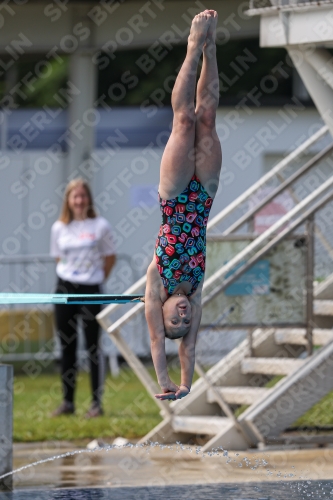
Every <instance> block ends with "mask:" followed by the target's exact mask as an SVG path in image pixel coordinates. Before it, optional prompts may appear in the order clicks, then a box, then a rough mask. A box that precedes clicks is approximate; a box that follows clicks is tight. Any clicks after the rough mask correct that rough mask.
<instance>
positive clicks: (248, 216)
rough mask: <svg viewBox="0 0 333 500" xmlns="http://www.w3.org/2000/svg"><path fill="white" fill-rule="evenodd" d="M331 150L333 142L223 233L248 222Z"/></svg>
mask: <svg viewBox="0 0 333 500" xmlns="http://www.w3.org/2000/svg"><path fill="white" fill-rule="evenodd" d="M332 151H333V144H329V145H328V146H327V147H326V148H324V149H323V150H322V151H320V152H319V153H318V154H316V155H315V156H314V157H313V158H312V159H311V160H309V161H308V162H307V163H306V164H305V165H303V167H301V168H300V169H299V170H297V172H295V173H294V174H293V175H291V176H290V177H288V179H286V180H284V181H283V182H282V183H281V184H280V185H279V186H278V187H277V188H275V189H274V190H273V191H272V192H271V193H270V194H269V195H267V196H266V197H265V198H264V199H263V200H262V201H261V202H260V203H258V205H256V206H255V207H253V209H252V210H249V211H248V212H247V213H246V214H244V215H243V216H242V217H240V218H239V219H238V220H237V221H236V222H235V223H234V224H232V225H231V226H229V227H228V229H226V231H224V232H223V234H224V235H228V234H230V233H233V232H234V231H237V229H239V228H240V227H241V226H243V225H244V224H245V223H246V222H248V221H249V220H250V219H251V218H252V217H253V216H254V215H255V214H256V213H257V212H259V210H261V209H262V208H263V207H264V206H265V205H267V204H268V203H269V202H270V201H272V200H273V199H274V198H276V197H277V196H278V195H279V194H280V193H282V191H284V190H285V189H286V188H288V187H289V186H290V185H291V184H293V183H294V182H295V181H297V180H298V179H299V178H300V177H302V175H304V174H305V173H306V172H307V171H308V170H310V169H311V168H312V167H314V166H315V165H316V164H317V163H319V162H320V161H321V160H322V159H323V158H325V157H326V156H328V155H329V154H330V153H331V152H332Z"/></svg>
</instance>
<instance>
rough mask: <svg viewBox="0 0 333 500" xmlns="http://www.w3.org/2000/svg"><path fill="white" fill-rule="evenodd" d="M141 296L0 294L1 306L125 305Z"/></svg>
mask: <svg viewBox="0 0 333 500" xmlns="http://www.w3.org/2000/svg"><path fill="white" fill-rule="evenodd" d="M142 298H143V295H107V294H96V295H86V294H85V295H80V294H61V293H57V294H56V293H0V305H1V304H127V303H128V302H141V301H142Z"/></svg>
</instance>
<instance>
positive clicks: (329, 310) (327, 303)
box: [313, 300, 333, 316]
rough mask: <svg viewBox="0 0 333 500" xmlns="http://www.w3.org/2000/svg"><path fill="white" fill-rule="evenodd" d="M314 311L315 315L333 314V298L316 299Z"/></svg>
mask: <svg viewBox="0 0 333 500" xmlns="http://www.w3.org/2000/svg"><path fill="white" fill-rule="evenodd" d="M313 312H314V315H315V316H333V300H315V301H314V303H313Z"/></svg>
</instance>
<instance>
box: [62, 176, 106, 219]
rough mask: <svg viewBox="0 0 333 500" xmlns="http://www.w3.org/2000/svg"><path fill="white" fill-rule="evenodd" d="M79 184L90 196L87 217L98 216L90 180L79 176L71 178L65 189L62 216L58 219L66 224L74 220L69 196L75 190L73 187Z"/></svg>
mask: <svg viewBox="0 0 333 500" xmlns="http://www.w3.org/2000/svg"><path fill="white" fill-rule="evenodd" d="M79 186H82V187H83V188H84V189H85V190H86V193H87V195H88V198H89V206H88V209H87V214H86V217H87V219H94V218H95V217H96V216H97V214H96V211H95V208H94V204H93V199H92V194H91V190H90V187H89V184H88V182H87V181H86V180H85V179H82V178H81V177H77V178H76V179H73V180H71V181H70V182H69V183H68V184H67V186H66V189H65V194H64V201H63V204H62V209H61V213H60V217H59V219H58V220H60V221H61V222H63V223H64V224H69V223H70V222H71V221H72V220H73V214H72V211H71V209H70V208H69V205H68V198H69V195H70V193H71V192H72V191H73V189H75V188H77V187H79Z"/></svg>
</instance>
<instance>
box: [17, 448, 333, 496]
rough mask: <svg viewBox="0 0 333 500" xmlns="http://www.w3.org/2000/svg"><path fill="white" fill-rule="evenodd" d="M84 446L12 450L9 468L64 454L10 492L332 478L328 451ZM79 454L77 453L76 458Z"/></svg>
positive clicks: (30, 471)
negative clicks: (216, 452) (91, 449)
mask: <svg viewBox="0 0 333 500" xmlns="http://www.w3.org/2000/svg"><path fill="white" fill-rule="evenodd" d="M85 444H86V443H79V444H78V443H77V444H73V443H69V442H48V443H38V444H16V445H14V469H18V468H20V467H22V466H25V465H28V464H31V463H33V462H36V461H39V460H43V459H47V458H51V457H54V456H57V455H61V454H64V453H67V452H78V453H77V454H76V455H72V456H67V457H63V458H55V459H54V460H52V461H48V462H46V463H43V464H39V465H36V466H33V467H29V468H27V469H25V470H22V471H20V472H17V473H15V474H14V488H15V489H36V488H38V489H39V488H72V487H80V488H86V487H97V486H98V487H100V488H103V487H104V488H105V487H107V488H110V487H119V486H122V487H125V486H131V487H140V486H154V485H156V486H158V485H160V486H162V485H163V486H170V485H176V484H177V485H186V484H191V485H193V484H216V483H240V482H266V481H281V480H283V481H286V480H288V481H289V480H291V481H293V480H318V479H321V480H323V479H330V480H332V479H333V468H332V463H333V446H332V445H329V446H327V447H326V448H314V449H307V450H305V449H302V450H287V449H284V450H279V451H278V450H266V451H258V450H250V451H247V452H239V453H237V452H231V451H229V452H228V455H227V456H224V455H223V452H222V451H220V452H219V455H218V456H217V455H213V456H211V455H210V454H209V453H206V454H205V455H204V456H203V455H202V453H201V452H198V453H197V451H198V450H197V449H196V448H195V447H192V448H190V447H187V446H186V447H185V449H181V447H180V446H177V445H173V446H172V449H169V448H168V447H165V448H164V449H161V448H160V447H159V446H157V447H153V448H152V447H145V448H132V449H130V448H127V447H126V448H119V449H112V450H108V451H107V450H101V451H94V452H88V453H86V452H83V450H85V449H86V448H85ZM80 452H81V453H80Z"/></svg>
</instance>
